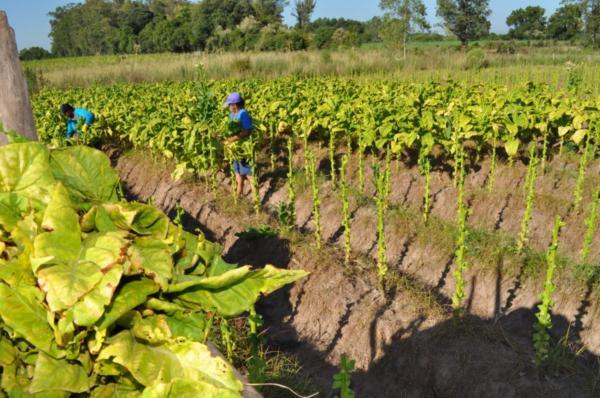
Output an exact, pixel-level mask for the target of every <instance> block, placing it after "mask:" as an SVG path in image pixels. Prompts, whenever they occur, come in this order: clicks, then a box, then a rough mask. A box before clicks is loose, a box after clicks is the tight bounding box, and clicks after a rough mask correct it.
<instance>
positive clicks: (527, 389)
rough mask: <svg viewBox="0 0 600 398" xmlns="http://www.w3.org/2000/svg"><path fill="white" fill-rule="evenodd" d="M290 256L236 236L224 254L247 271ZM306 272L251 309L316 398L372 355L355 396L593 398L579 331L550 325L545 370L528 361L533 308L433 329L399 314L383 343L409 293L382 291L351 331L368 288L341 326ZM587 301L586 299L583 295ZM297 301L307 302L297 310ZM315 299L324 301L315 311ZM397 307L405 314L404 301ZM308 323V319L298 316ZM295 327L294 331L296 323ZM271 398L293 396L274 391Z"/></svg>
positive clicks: (589, 362) (327, 295)
mask: <svg viewBox="0 0 600 398" xmlns="http://www.w3.org/2000/svg"><path fill="white" fill-rule="evenodd" d="M250 245H251V248H250ZM244 253H245V254H244ZM261 253H262V254H261ZM290 258H291V256H290V253H289V244H288V242H287V241H282V240H278V239H277V238H270V239H264V240H261V241H258V242H257V241H253V242H251V243H249V242H243V240H241V239H240V240H239V241H238V242H236V244H234V246H233V247H232V248H231V250H230V251H229V253H228V254H227V259H228V260H231V261H239V262H241V263H248V264H252V265H261V264H264V263H265V262H273V263H276V264H277V265H279V266H287V265H289V263H290ZM311 271H312V274H311V276H310V277H309V278H317V281H316V282H315V281H313V282H312V283H309V281H308V278H307V280H304V281H300V282H298V286H296V287H295V288H294V287H287V288H285V289H283V290H280V291H278V292H275V293H274V294H272V295H270V296H269V297H266V298H263V299H262V300H261V301H260V303H259V306H258V310H259V311H260V313H261V314H263V316H264V318H265V326H266V328H267V337H268V340H269V344H271V345H272V347H273V348H275V349H277V350H280V351H283V352H286V353H288V354H292V355H294V356H296V357H297V358H298V360H299V361H300V363H301V364H302V367H303V373H305V375H306V376H308V377H309V378H310V379H311V380H312V382H313V383H314V384H315V385H316V386H318V388H319V392H320V394H319V396H321V397H333V396H337V395H336V393H337V392H336V391H332V389H331V384H332V380H333V376H334V374H336V373H337V372H338V371H339V369H338V367H337V366H336V365H337V363H338V362H339V353H340V352H346V353H347V354H348V355H349V356H350V357H352V356H353V353H354V355H356V356H359V355H360V353H361V352H362V353H364V352H367V353H370V355H368V359H367V360H366V363H362V364H361V365H362V366H359V367H360V369H358V370H356V371H355V372H354V373H353V376H352V381H353V388H354V390H355V392H356V396H357V397H378V398H379V397H381V398H398V397H432V398H433V397H449V398H450V397H498V398H500V397H502V398H506V397H543V396H545V397H565V398H567V397H569V398H570V397H597V396H598V385H597V383H598V382H599V379H600V374H599V373H598V372H599V368H598V364H600V358H599V357H597V356H595V355H593V354H591V353H590V352H587V351H586V352H580V353H579V355H577V356H576V355H574V354H573V349H574V347H575V345H576V344H577V343H576V341H575V340H576V339H577V335H578V331H577V330H574V329H573V327H570V325H569V323H568V322H567V320H566V319H565V318H564V317H556V316H555V317H553V319H552V322H553V329H552V331H551V334H552V336H553V342H552V347H553V348H552V349H551V353H550V355H551V360H550V365H549V366H548V367H547V368H546V369H544V370H540V369H538V368H536V367H535V365H534V363H533V347H532V343H531V341H532V337H533V331H534V326H533V325H534V323H535V312H536V310H537V309H536V308H535V307H534V308H519V309H514V310H512V311H511V312H510V313H508V314H507V315H504V316H498V317H497V318H496V319H495V320H494V319H483V318H480V317H476V316H472V315H466V316H465V317H464V318H463V319H462V320H460V321H457V320H455V319H453V318H446V320H444V321H442V322H438V323H434V324H433V326H431V324H432V322H429V323H428V319H427V315H426V314H415V315H407V314H397V316H398V317H400V318H404V320H405V322H404V324H405V326H403V327H400V328H397V329H396V330H395V331H394V332H393V334H391V336H390V337H389V338H387V339H386V338H382V336H381V334H382V330H383V331H384V332H383V334H386V333H389V331H390V330H393V327H392V326H391V325H389V324H387V325H386V323H390V321H389V318H386V317H385V316H383V314H384V313H385V312H386V311H387V310H389V309H390V308H392V306H393V305H394V301H400V302H402V301H403V299H406V295H404V296H403V295H402V293H401V292H400V293H397V292H396V291H393V292H391V293H389V294H387V295H386V298H385V299H384V301H382V302H381V303H380V304H378V306H377V307H376V308H377V309H376V311H374V312H373V313H372V315H371V318H370V322H367V323H365V324H364V325H363V326H362V327H360V326H359V327H357V326H356V325H353V326H352V327H350V326H349V323H351V322H356V320H355V319H353V316H354V315H355V314H354V311H355V310H356V311H361V309H360V307H361V305H359V304H360V303H361V302H362V301H363V300H364V299H365V298H366V299H370V298H372V297H373V296H372V295H371V294H370V293H372V292H373V291H372V290H369V291H367V292H366V293H364V292H363V293H362V294H361V295H360V296H359V297H358V298H356V297H355V298H353V299H352V300H346V301H345V310H344V311H342V313H343V315H342V316H341V317H340V318H339V319H338V320H335V319H331V318H330V317H328V316H326V315H324V314H327V311H326V307H327V306H330V305H341V304H340V299H339V297H332V295H335V294H336V292H335V291H332V290H329V291H328V290H326V289H323V290H321V291H315V290H314V289H312V287H314V286H315V284H318V285H322V284H323V285H324V284H325V283H322V282H320V281H319V279H320V278H327V277H328V276H327V272H324V273H321V272H320V271H319V270H311ZM320 274H321V275H320ZM499 277H500V278H501V275H499ZM311 296H312V297H311ZM315 296H316V297H315ZM292 297H293V299H292ZM585 300H587V301H589V297H588V298H585V299H584V301H585ZM304 301H309V302H311V304H306V305H303V304H304ZM468 301H469V299H468V300H467V302H468ZM315 302H320V303H322V304H321V305H322V307H321V310H319V307H318V305H317V306H315V305H314V303H315ZM341 302H344V301H343V299H342V300H341ZM396 304H397V303H396ZM446 304H447V303H446ZM584 305H585V303H582V306H584ZM403 306H404V308H406V312H408V313H410V311H411V309H410V307H407V303H406V302H404V304H403ZM400 308H402V306H401V307H400ZM307 311H308V312H311V313H310V314H307ZM307 316H308V317H311V318H312V322H309V323H306V322H305V321H297V319H296V318H297V317H298V318H303V319H306V317H307ZM359 318H360V315H359ZM302 322H304V323H303V324H302V325H300V328H299V327H298V326H299V325H298V323H302ZM332 322H334V323H336V325H335V326H334V329H335V333H334V334H333V337H332V338H331V339H330V340H328V341H324V340H320V337H321V336H320V334H321V333H322V332H321V331H322V330H327V329H328V325H327V324H328V323H329V324H331V323H332ZM329 326H331V325H329ZM575 326H577V325H575ZM299 329H301V332H299V331H298V330H299ZM567 334H569V336H570V337H571V339H570V341H569V339H565V340H564V341H562V342H561V341H560V340H561V337H563V336H565V335H567ZM313 341H318V343H314V342H313ZM365 341H366V342H368V344H364V342H365ZM361 344H362V345H361ZM338 345H339V346H338ZM594 388H596V390H594ZM265 392H266V391H265ZM268 396H277V397H281V398H285V397H292V395H286V394H285V393H282V392H280V391H278V392H276V393H275V395H268Z"/></svg>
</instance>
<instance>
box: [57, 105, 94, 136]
mask: <svg viewBox="0 0 600 398" xmlns="http://www.w3.org/2000/svg"><path fill="white" fill-rule="evenodd" d="M60 113H61V114H62V115H63V116H64V117H66V118H67V131H66V133H65V135H66V136H67V138H71V137H73V136H75V137H77V135H79V133H85V132H87V131H88V129H89V128H90V126H91V125H92V123H94V114H93V113H92V112H90V111H88V110H87V109H83V108H73V107H72V106H71V105H69V104H62V105H61V106H60ZM79 120H82V121H83V126H82V127H81V131H80V130H78V129H77V124H78V123H79Z"/></svg>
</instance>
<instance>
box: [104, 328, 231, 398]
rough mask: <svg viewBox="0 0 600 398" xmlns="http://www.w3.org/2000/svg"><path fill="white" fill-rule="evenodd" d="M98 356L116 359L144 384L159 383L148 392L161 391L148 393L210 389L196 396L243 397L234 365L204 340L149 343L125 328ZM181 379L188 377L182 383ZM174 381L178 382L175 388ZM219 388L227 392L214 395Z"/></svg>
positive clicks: (187, 394)
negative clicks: (140, 339) (218, 354)
mask: <svg viewBox="0 0 600 398" xmlns="http://www.w3.org/2000/svg"><path fill="white" fill-rule="evenodd" d="M98 360H99V361H103V360H104V361H107V360H108V361H113V362H114V363H117V364H119V365H121V366H123V367H124V368H125V369H127V370H128V371H129V372H130V373H131V375H132V376H133V377H134V378H135V379H136V381H138V382H139V383H140V384H142V385H144V386H146V387H148V386H156V387H157V388H156V389H149V390H147V392H146V394H150V393H152V394H158V395H146V396H148V397H178V396H180V395H173V393H174V392H180V393H181V394H183V395H181V396H193V395H190V394H191V393H193V392H197V393H200V394H202V393H204V392H206V393H207V394H209V395H196V396H201V397H205V396H206V397H212V396H215V397H216V396H219V397H221V396H222V397H239V396H240V394H239V393H240V392H241V391H242V389H243V385H242V383H241V382H240V381H239V380H238V379H237V378H236V376H235V373H234V370H233V368H232V367H231V366H230V365H229V364H228V363H227V362H226V361H225V360H224V359H223V358H221V357H218V356H215V355H213V354H212V353H211V351H210V350H209V349H208V347H207V346H205V345H204V344H200V343H194V342H173V343H167V344H163V345H158V346H156V345H147V344H142V343H139V342H138V341H137V340H136V339H135V338H134V336H133V335H132V334H131V333H130V332H129V331H123V332H121V333H119V334H118V335H116V336H114V337H113V338H111V339H110V341H109V344H108V346H107V347H106V348H104V349H103V350H102V351H101V352H100V354H99V355H98ZM177 380H187V381H186V382H183V383H180V382H177ZM174 383H175V384H177V385H178V386H177V387H176V388H175V390H173V387H174ZM161 385H164V386H161ZM219 392H220V393H221V394H223V395H213V394H217V393H219ZM161 394H162V395H161ZM164 394H167V395H164Z"/></svg>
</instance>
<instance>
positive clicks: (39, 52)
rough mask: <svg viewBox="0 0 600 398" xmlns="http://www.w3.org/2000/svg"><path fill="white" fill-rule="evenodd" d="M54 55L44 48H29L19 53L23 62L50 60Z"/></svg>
mask: <svg viewBox="0 0 600 398" xmlns="http://www.w3.org/2000/svg"><path fill="white" fill-rule="evenodd" d="M50 57H52V54H51V53H50V52H48V50H46V49H45V48H42V47H28V48H24V49H22V50H21V51H19V59H20V60H21V61H33V60H35V59H44V58H50Z"/></svg>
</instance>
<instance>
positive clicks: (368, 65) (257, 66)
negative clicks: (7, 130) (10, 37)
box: [23, 41, 600, 93]
mask: <svg viewBox="0 0 600 398" xmlns="http://www.w3.org/2000/svg"><path fill="white" fill-rule="evenodd" d="M499 43H501V42H494V41H488V42H480V43H474V44H473V45H476V46H478V47H479V48H482V49H484V51H485V59H486V64H487V65H489V66H488V67H487V68H485V69H480V70H472V69H467V68H466V67H467V64H466V58H467V55H466V53H465V52H464V51H462V50H461V49H460V46H459V43H458V42H456V41H439V42H436V41H432V42H425V41H423V42H413V43H411V45H410V49H409V51H408V57H407V59H406V60H403V57H402V54H401V53H400V52H397V53H396V52H393V51H390V50H388V49H386V48H384V47H383V46H382V45H381V44H379V43H374V44H369V45H366V46H363V47H362V48H358V49H353V48H350V49H342V50H310V51H300V52H246V53H221V54H208V53H190V54H143V55H102V56H94V57H78V58H54V59H47V60H41V61H29V62H24V63H23V65H24V68H25V69H27V70H28V76H29V79H30V81H31V80H32V79H36V80H37V81H36V84H30V85H32V86H34V85H37V86H38V87H40V86H52V87H72V86H88V85H95V84H114V83H121V82H131V83H136V82H142V81H150V82H153V81H163V80H195V79H203V78H208V79H224V78H240V79H246V78H278V77H282V76H288V75H298V76H317V75H327V76H350V77H354V78H357V79H370V78H393V79H399V80H405V81H414V82H419V81H429V80H437V81H444V80H447V79H453V80H462V81H467V82H472V83H484V84H485V83H488V82H494V83H501V84H506V85H507V86H508V87H512V86H514V85H516V84H520V83H522V82H523V81H526V80H531V81H536V82H544V83H547V84H549V85H551V86H553V87H557V88H560V87H564V86H565V84H566V81H567V78H568V74H569V71H568V68H567V63H573V64H578V65H581V73H582V76H583V79H584V87H585V89H589V90H591V91H592V92H593V93H598V92H600V74H598V73H597V70H598V66H600V52H598V51H594V50H591V49H587V48H580V47H575V46H572V45H568V44H566V43H558V44H557V45H553V46H551V47H535V46H531V45H529V46H528V45H527V43H525V42H515V44H510V45H514V46H515V49H516V52H515V53H514V54H505V53H499V52H498V51H497V47H498V45H499ZM502 43H504V44H506V43H508V42H502ZM510 43H513V42H510Z"/></svg>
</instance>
